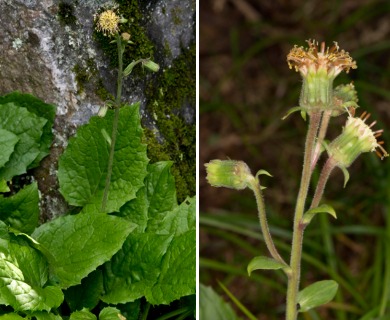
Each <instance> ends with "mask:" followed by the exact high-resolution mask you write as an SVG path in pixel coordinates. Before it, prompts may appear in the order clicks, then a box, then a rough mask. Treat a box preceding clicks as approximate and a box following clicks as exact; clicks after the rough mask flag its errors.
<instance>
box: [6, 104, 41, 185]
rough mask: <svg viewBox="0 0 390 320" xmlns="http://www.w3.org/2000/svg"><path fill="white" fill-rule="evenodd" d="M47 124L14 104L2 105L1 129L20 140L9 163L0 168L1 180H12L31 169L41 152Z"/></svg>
mask: <svg viewBox="0 0 390 320" xmlns="http://www.w3.org/2000/svg"><path fill="white" fill-rule="evenodd" d="M46 123H47V120H46V119H44V118H41V117H38V116H36V115H35V114H34V113H31V112H29V111H28V110H27V109H26V108H22V107H19V106H17V105H16V104H15V103H13V102H9V103H6V104H0V129H4V130H7V131H10V132H12V133H13V134H14V135H16V136H17V137H18V138H19V141H18V142H17V143H16V145H15V149H14V152H13V153H12V154H11V156H10V158H9V161H8V162H7V163H6V164H5V166H4V167H3V168H0V179H4V180H10V179H11V178H12V177H14V176H16V175H20V174H22V173H25V172H26V171H27V168H29V167H31V164H32V163H33V162H34V161H35V159H37V157H38V156H39V154H40V152H41V150H40V146H41V136H42V130H43V127H44V126H45V125H46Z"/></svg>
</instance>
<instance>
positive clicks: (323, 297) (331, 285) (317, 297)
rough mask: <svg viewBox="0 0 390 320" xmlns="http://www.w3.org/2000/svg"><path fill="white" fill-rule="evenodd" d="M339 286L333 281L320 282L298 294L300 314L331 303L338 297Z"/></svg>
mask: <svg viewBox="0 0 390 320" xmlns="http://www.w3.org/2000/svg"><path fill="white" fill-rule="evenodd" d="M338 287H339V285H338V284H337V282H336V281H333V280H323V281H318V282H315V283H313V284H311V285H310V286H308V287H306V288H305V289H303V290H301V291H300V292H299V293H298V303H299V306H300V308H299V312H306V311H308V310H310V309H313V308H315V307H318V306H320V305H323V304H325V303H328V302H329V301H331V300H332V299H333V298H334V296H335V295H336V292H337V289H338Z"/></svg>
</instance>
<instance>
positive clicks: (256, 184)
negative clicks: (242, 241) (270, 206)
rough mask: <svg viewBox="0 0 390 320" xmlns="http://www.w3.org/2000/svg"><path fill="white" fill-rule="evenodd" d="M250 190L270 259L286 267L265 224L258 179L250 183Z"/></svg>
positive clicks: (266, 223) (265, 217) (263, 206)
mask: <svg viewBox="0 0 390 320" xmlns="http://www.w3.org/2000/svg"><path fill="white" fill-rule="evenodd" d="M251 186H252V190H253V192H254V194H255V197H256V202H257V209H258V215H259V221H260V227H261V231H262V232H263V236H264V241H265V244H266V245H267V248H268V251H269V252H270V254H271V256H272V258H274V259H275V260H276V261H279V262H281V263H283V264H285V265H286V266H287V263H286V262H285V261H284V260H283V258H282V257H281V256H280V254H279V252H278V250H277V249H276V247H275V244H274V242H273V240H272V236H271V232H270V231H269V228H268V222H267V216H266V213H265V205H264V200H263V196H262V192H261V186H260V182H259V181H258V179H255V180H253V182H252V183H251Z"/></svg>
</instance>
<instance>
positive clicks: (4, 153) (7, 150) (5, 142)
mask: <svg viewBox="0 0 390 320" xmlns="http://www.w3.org/2000/svg"><path fill="white" fill-rule="evenodd" d="M18 141H19V138H18V136H17V135H15V134H13V133H12V132H10V131H8V130H4V129H0V168H1V167H3V166H4V165H5V164H6V163H7V161H8V160H9V157H10V156H11V154H12V152H14V148H15V144H16V143H17V142H18Z"/></svg>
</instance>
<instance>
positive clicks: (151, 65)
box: [142, 59, 160, 72]
mask: <svg viewBox="0 0 390 320" xmlns="http://www.w3.org/2000/svg"><path fill="white" fill-rule="evenodd" d="M142 65H143V66H144V67H146V68H148V69H149V70H150V71H153V72H157V71H158V70H160V66H159V65H158V64H157V63H155V62H153V61H152V60H149V59H144V60H142Z"/></svg>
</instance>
